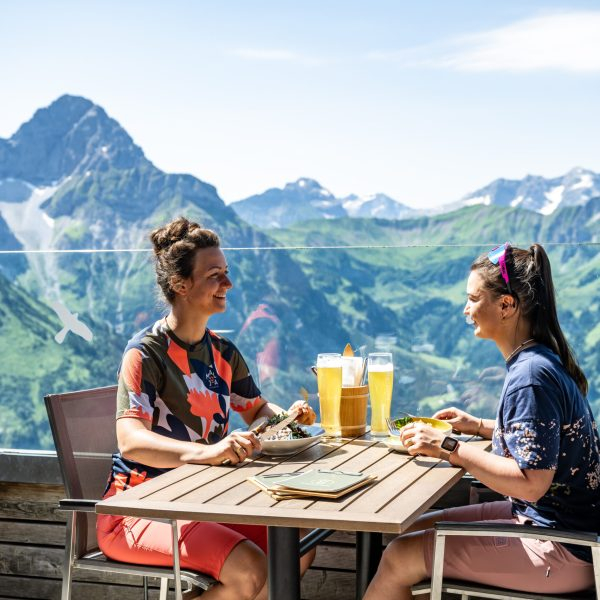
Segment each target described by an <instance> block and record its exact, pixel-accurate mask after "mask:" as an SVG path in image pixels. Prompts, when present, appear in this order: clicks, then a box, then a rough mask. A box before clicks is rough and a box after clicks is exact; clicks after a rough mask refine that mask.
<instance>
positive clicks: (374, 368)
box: [369, 363, 394, 373]
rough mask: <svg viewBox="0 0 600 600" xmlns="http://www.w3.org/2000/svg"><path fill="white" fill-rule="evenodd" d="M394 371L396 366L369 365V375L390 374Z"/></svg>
mask: <svg viewBox="0 0 600 600" xmlns="http://www.w3.org/2000/svg"><path fill="white" fill-rule="evenodd" d="M393 370H394V365H392V364H391V363H390V364H388V365H369V373H389V372H390V371H393Z"/></svg>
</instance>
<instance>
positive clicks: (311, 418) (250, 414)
mask: <svg viewBox="0 0 600 600" xmlns="http://www.w3.org/2000/svg"><path fill="white" fill-rule="evenodd" d="M296 409H298V410H299V411H300V413H299V414H298V417H297V418H296V421H298V423H302V424H304V425H312V424H313V423H314V422H315V418H316V415H315V411H314V410H313V409H312V408H310V406H309V405H308V403H307V402H304V400H298V401H297V402H294V404H292V406H290V407H289V408H288V409H287V411H286V410H285V409H283V408H281V407H280V406H277V404H273V403H272V402H267V400H265V398H263V397H262V396H261V397H260V402H257V403H256V404H255V405H254V406H253V407H252V408H250V409H249V410H246V411H244V412H243V413H240V414H241V416H242V418H243V419H244V421H245V422H246V423H248V425H250V423H253V422H254V421H256V419H258V418H260V417H266V418H267V419H268V418H270V417H272V416H273V415H278V414H281V413H282V412H291V411H292V410H296Z"/></svg>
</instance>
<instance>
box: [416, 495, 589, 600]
mask: <svg viewBox="0 0 600 600" xmlns="http://www.w3.org/2000/svg"><path fill="white" fill-rule="evenodd" d="M441 520H443V521H461V522H469V521H470V522H473V521H493V522H495V523H519V522H522V521H519V519H517V518H516V517H513V515H512V512H511V503H510V502H508V501H500V502H483V503H481V504H470V505H469V506H459V507H457V508H448V509H446V510H444V515H443V518H442V519H441ZM424 535H425V538H424V546H423V548H424V555H425V556H424V558H425V566H426V568H427V573H428V574H429V575H431V563H432V554H433V540H434V537H435V532H434V531H433V529H428V530H427V531H425V532H424ZM444 577H448V578H451V579H464V580H468V581H473V582H477V583H483V584H486V585H493V586H497V587H503V588H509V589H513V590H521V591H524V592H543V593H548V594H563V593H570V592H578V591H581V590H585V589H588V588H590V587H592V586H593V585H594V569H593V566H592V564H591V563H588V562H585V561H584V560H580V559H579V558H577V557H576V556H574V555H573V554H571V553H570V552H569V551H568V550H567V549H566V548H565V547H564V546H562V545H561V544H558V543H555V542H551V541H542V540H530V539H519V538H513V537H475V536H473V537H471V536H469V537H462V536H460V537H455V536H447V537H446V544H445V552H444Z"/></svg>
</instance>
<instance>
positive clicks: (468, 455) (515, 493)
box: [440, 442, 556, 502]
mask: <svg viewBox="0 0 600 600" xmlns="http://www.w3.org/2000/svg"><path fill="white" fill-rule="evenodd" d="M440 450H441V449H440ZM441 451H442V452H445V453H446V455H447V457H444V456H441V458H446V460H449V461H450V463H451V464H453V465H456V466H458V467H463V469H466V470H467V471H468V472H469V473H471V475H473V476H474V477H476V478H477V479H479V481H481V483H483V484H484V485H487V487H489V488H490V489H492V490H494V491H495V492H498V493H499V494H502V495H504V496H512V497H513V498H519V499H521V500H527V501H529V502H536V501H537V500H539V499H540V498H541V497H542V496H543V495H544V494H545V493H546V492H547V491H548V489H549V488H550V485H551V484H552V480H553V478H554V474H555V473H556V471H555V470H554V469H521V468H519V465H518V464H517V461H516V460H515V459H514V458H507V457H505V456H498V455H497V454H491V453H490V452H486V451H484V450H481V449H480V448H475V447H473V446H469V444H463V443H460V442H459V444H458V446H457V448H456V450H455V451H454V452H452V454H448V452H447V451H445V450H441Z"/></svg>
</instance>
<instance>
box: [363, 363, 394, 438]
mask: <svg viewBox="0 0 600 600" xmlns="http://www.w3.org/2000/svg"><path fill="white" fill-rule="evenodd" d="M367 370H368V373H369V396H370V397H371V435H374V436H377V437H379V436H385V437H387V436H388V435H389V433H388V428H387V424H386V422H385V419H386V417H389V416H390V408H391V405H392V386H393V384H394V365H393V363H392V354H391V352H372V353H370V354H369V356H368V362H367Z"/></svg>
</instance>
